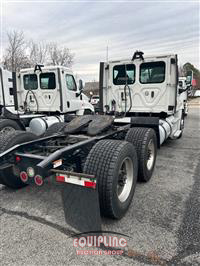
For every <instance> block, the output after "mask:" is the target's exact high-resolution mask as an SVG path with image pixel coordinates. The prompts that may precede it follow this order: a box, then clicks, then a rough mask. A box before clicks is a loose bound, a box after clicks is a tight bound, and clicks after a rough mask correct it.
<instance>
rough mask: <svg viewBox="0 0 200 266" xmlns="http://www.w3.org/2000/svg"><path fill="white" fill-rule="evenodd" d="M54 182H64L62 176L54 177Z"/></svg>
mask: <svg viewBox="0 0 200 266" xmlns="http://www.w3.org/2000/svg"><path fill="white" fill-rule="evenodd" d="M56 181H57V182H65V177H64V176H61V175H57V176H56Z"/></svg>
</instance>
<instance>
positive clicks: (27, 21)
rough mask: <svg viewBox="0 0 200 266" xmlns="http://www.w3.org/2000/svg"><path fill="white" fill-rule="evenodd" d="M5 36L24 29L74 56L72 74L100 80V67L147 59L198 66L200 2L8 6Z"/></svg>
mask: <svg viewBox="0 0 200 266" xmlns="http://www.w3.org/2000/svg"><path fill="white" fill-rule="evenodd" d="M1 22H2V25H1V26H2V27H1V36H2V42H1V43H2V48H3V50H4V49H5V47H6V43H7V38H6V31H9V30H11V29H17V30H23V31H24V33H25V35H26V37H27V38H32V39H34V40H35V41H47V42H49V41H55V42H57V43H60V44H63V45H66V46H67V47H68V48H70V49H71V51H72V52H73V53H75V63H74V65H73V70H74V71H75V72H76V73H78V74H79V75H80V76H81V77H82V78H83V79H84V80H85V81H88V80H94V79H96V80H98V68H99V62H100V61H105V59H106V47H107V46H108V47H109V49H108V56H109V59H110V60H112V59H113V60H115V59H119V58H123V57H125V58H131V57H132V54H133V53H134V51H135V50H142V51H143V52H144V54H156V53H163V52H164V53H165V52H166V53H170V52H172V53H178V55H179V63H181V64H183V63H185V62H187V61H189V62H191V63H192V64H194V65H195V66H196V67H199V2H198V1H196V2H194V1H167V2H164V1H154V2H153V1H147V0H146V1H144V2H143V1H118V2H117V1H98V2H97V1H91V2H90V1H64V0H63V1H54V2H53V1H51V0H50V1H46V2H45V1H43V2H42V1H37V0H35V1H28V0H27V1H19V2H18V1H9V0H6V2H4V3H3V9H2V19H1Z"/></svg>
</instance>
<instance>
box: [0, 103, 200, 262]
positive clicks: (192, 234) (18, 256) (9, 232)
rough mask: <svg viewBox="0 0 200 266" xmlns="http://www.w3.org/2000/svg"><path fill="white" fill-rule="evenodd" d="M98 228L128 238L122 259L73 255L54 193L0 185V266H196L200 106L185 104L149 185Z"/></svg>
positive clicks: (48, 186) (49, 188)
mask: <svg viewBox="0 0 200 266" xmlns="http://www.w3.org/2000/svg"><path fill="white" fill-rule="evenodd" d="M102 228H103V230H109V231H115V232H118V233H122V234H126V235H128V236H129V238H128V239H127V241H128V246H127V247H126V248H124V250H123V254H122V255H77V254H76V250H77V248H75V247H73V237H71V236H72V235H73V234H74V233H75V231H74V229H73V228H72V227H70V226H69V225H68V224H66V222H65V218H64V213H63V207H62V202H61V196H60V188H59V186H58V185H55V184H53V183H52V182H47V183H45V185H44V186H43V187H41V188H39V187H35V186H32V187H26V188H23V189H21V190H18V191H13V190H10V189H8V188H6V187H4V186H3V185H2V186H1V185H0V264H1V265H4V266H6V265H20V266H22V265H34V266H35V265H50V266H51V265H57V266H59V265H85V264H87V265H200V104H199V103H197V104H195V105H192V104H191V106H190V109H189V114H188V117H187V118H186V121H185V130H184V134H183V136H182V138H180V139H178V140H168V141H167V142H166V143H165V144H164V145H163V146H162V147H161V149H160V150H159V151H158V156H157V162H156V167H155V171H154V175H153V177H152V179H151V180H150V182H148V183H146V184H141V183H138V184H137V188H136V192H135V195H134V199H133V202H132V204H131V206H130V208H129V210H128V212H127V214H126V216H125V217H124V218H123V219H121V220H120V221H112V220H109V219H103V220H102Z"/></svg>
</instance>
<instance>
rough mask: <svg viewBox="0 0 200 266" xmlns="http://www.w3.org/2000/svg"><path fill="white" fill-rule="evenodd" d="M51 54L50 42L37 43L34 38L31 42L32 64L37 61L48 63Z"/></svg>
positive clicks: (30, 56)
mask: <svg viewBox="0 0 200 266" xmlns="http://www.w3.org/2000/svg"><path fill="white" fill-rule="evenodd" d="M48 54H49V44H47V43H43V42H42V43H35V42H34V41H33V40H31V41H30V42H29V61H30V65H31V66H35V65H36V64H37V63H42V64H44V63H46V61H47V60H48Z"/></svg>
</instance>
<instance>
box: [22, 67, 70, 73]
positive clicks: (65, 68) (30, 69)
mask: <svg viewBox="0 0 200 266" xmlns="http://www.w3.org/2000/svg"><path fill="white" fill-rule="evenodd" d="M41 69H42V72H45V71H49V70H57V69H61V70H65V71H67V72H70V73H72V70H71V69H70V68H69V67H65V66H59V65H56V66H42V67H41ZM34 70H35V67H31V68H23V69H21V70H20V73H27V72H31V73H33V72H34Z"/></svg>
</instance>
